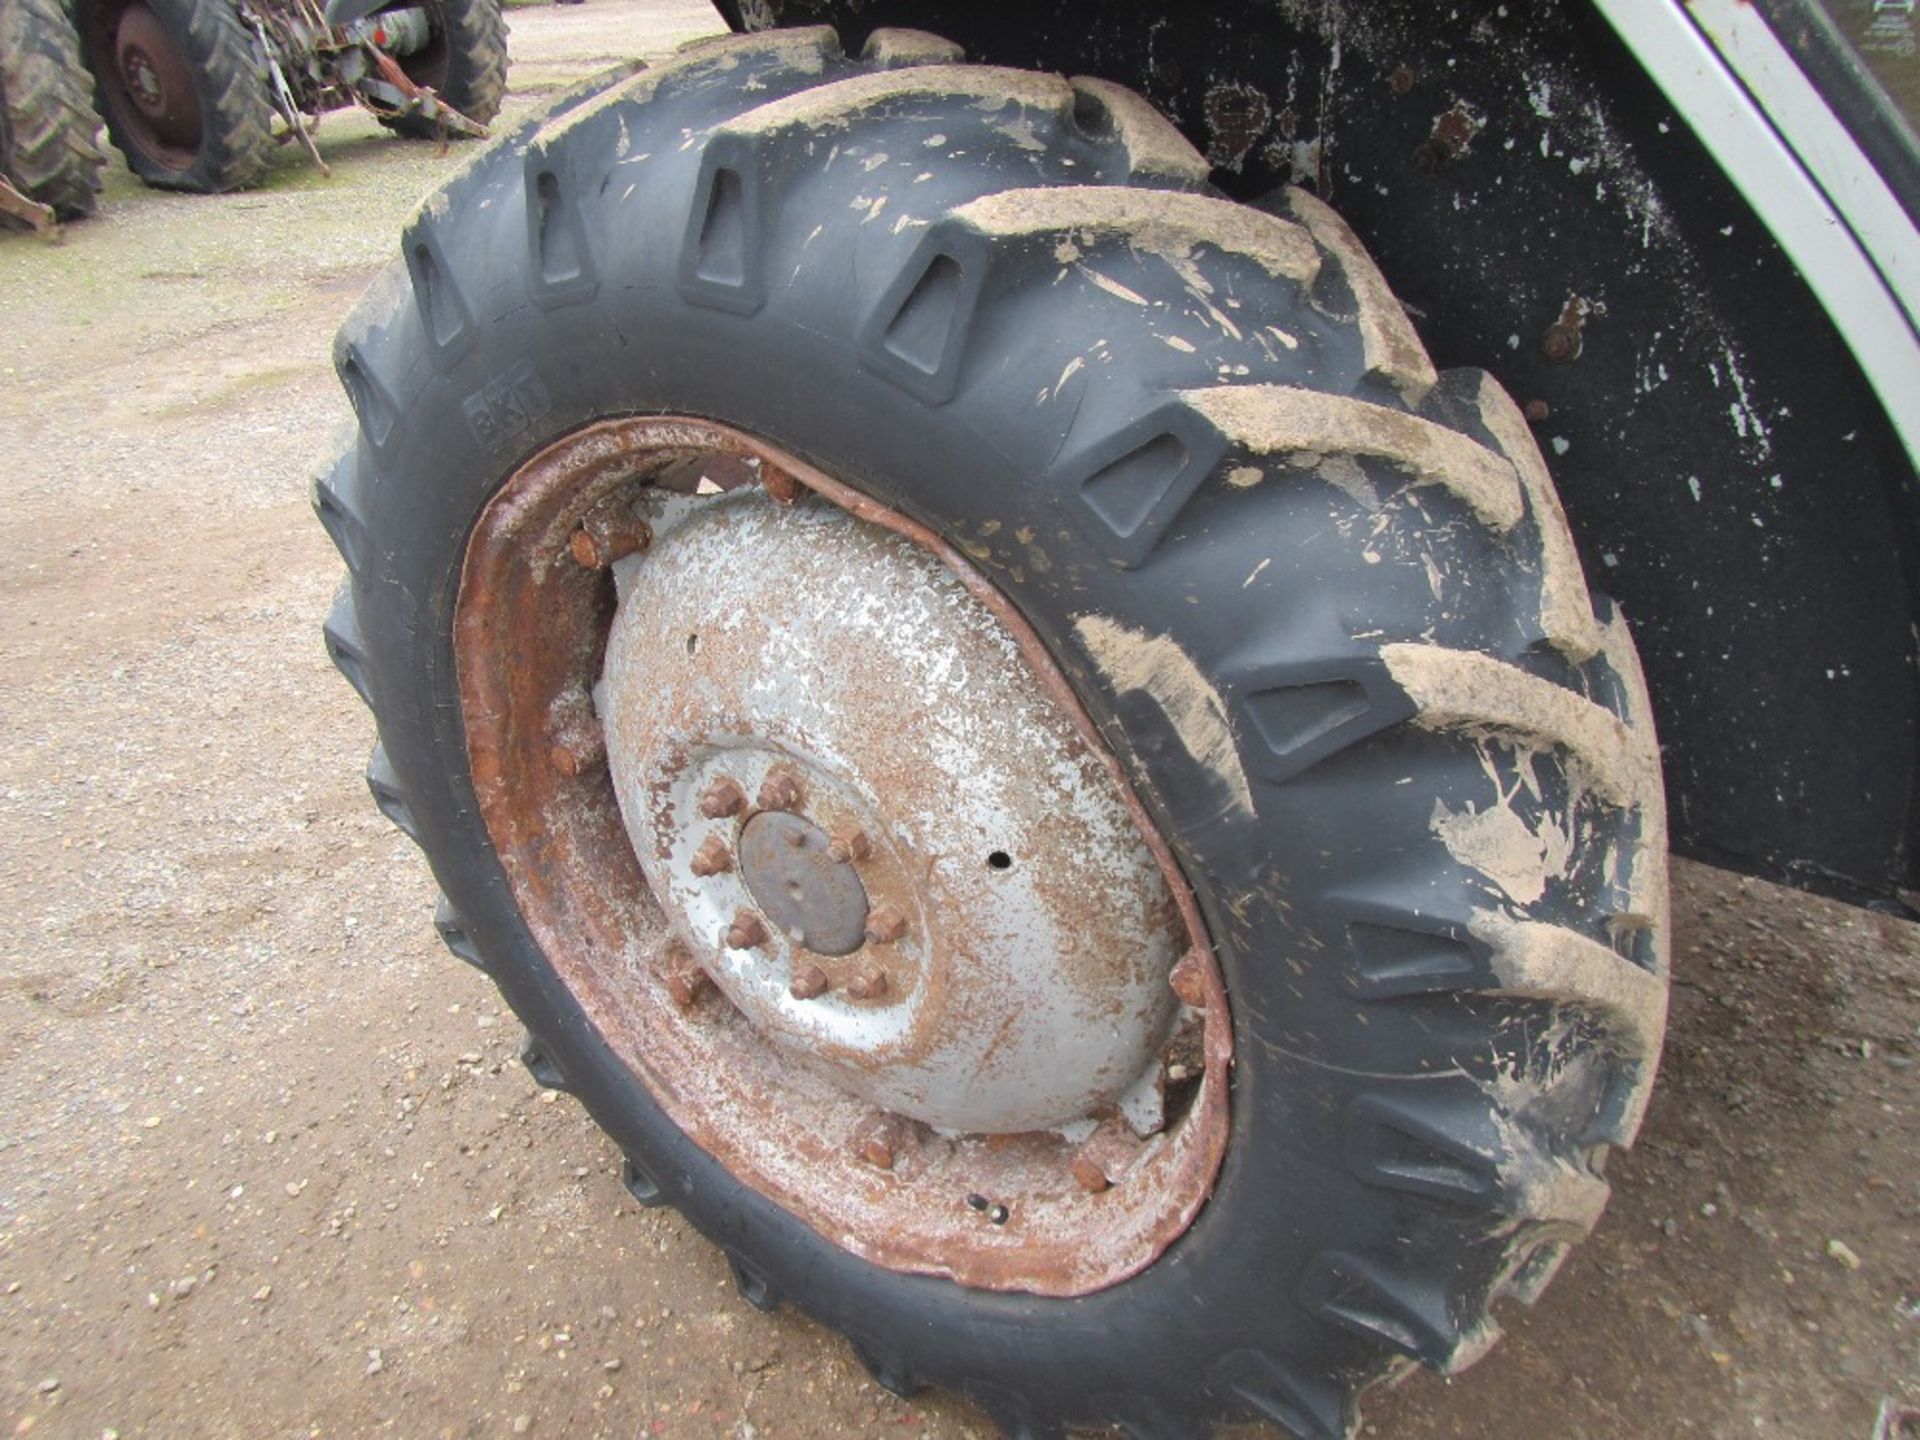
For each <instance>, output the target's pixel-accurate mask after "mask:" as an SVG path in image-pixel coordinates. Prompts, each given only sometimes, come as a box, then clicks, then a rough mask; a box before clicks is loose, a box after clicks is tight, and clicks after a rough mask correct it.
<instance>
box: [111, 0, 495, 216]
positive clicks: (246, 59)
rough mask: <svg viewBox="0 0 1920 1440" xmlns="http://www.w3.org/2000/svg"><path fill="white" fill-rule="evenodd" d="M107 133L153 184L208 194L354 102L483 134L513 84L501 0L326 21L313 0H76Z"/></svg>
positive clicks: (413, 124)
mask: <svg viewBox="0 0 1920 1440" xmlns="http://www.w3.org/2000/svg"><path fill="white" fill-rule="evenodd" d="M75 21H76V24H77V26H78V29H79V33H80V45H81V53H82V55H83V56H84V58H85V61H86V64H87V68H88V69H89V70H91V71H92V73H93V76H94V79H95V84H96V93H97V95H98V98H99V106H100V113H101V115H102V117H103V118H104V119H105V120H106V123H107V133H108V135H109V136H110V137H111V138H112V140H113V143H114V144H115V146H117V147H118V148H119V150H120V152H121V153H122V154H123V155H125V156H126V159H127V165H128V166H129V168H131V169H132V170H133V172H134V174H136V175H138V176H139V177H140V178H141V179H142V180H144V181H145V182H146V183H147V184H149V185H154V186H158V187H160V188H163V189H174V190H196V191H203V192H208V193H214V192H219V191H226V190H238V189H243V188H244V187H246V186H248V185H252V184H254V183H255V182H257V181H258V180H259V179H260V177H261V176H262V175H263V174H265V172H266V166H267V156H268V154H269V152H270V149H271V147H272V145H273V143H274V141H275V136H274V134H273V125H274V121H275V120H276V119H277V120H278V121H279V122H280V124H281V126H282V131H281V134H280V136H279V137H278V138H279V139H280V140H281V141H285V140H288V139H293V138H297V139H298V140H299V141H300V143H301V144H303V145H305V146H306V148H307V151H308V153H309V154H310V155H311V156H312V157H313V159H314V161H315V163H317V164H320V165H321V168H322V169H323V170H324V169H325V168H326V167H325V165H324V163H323V162H321V161H320V154H319V151H318V150H317V149H316V148H315V147H314V144H313V139H312V128H313V125H314V124H315V123H317V121H318V118H319V116H320V115H321V114H322V113H323V112H324V111H327V110H331V109H336V108H338V107H340V106H343V105H351V104H359V105H363V106H365V107H366V108H367V109H369V110H371V111H372V112H373V113H374V114H376V115H378V116H379V117H380V120H381V123H383V124H385V125H386V126H388V127H389V128H390V129H392V130H394V131H396V132H397V133H399V134H402V135H408V136H414V137H418V138H429V139H430V138H434V137H440V138H443V139H444V138H445V137H447V136H449V135H474V136H478V135H484V134H486V124H487V122H488V121H489V120H491V119H492V118H493V117H494V115H495V114H496V113H497V112H498V110H499V108H500V100H501V97H502V95H503V94H504V93H505V89H506V74H507V48H506V27H505V26H504V24H503V23H502V22H501V19H500V10H499V5H498V3H497V0H429V3H426V4H423V5H418V6H409V7H406V8H403V9H396V10H390V11H386V12H384V13H383V14H381V16H380V17H379V18H378V19H377V20H366V21H356V22H354V23H352V24H348V25H345V26H338V27H336V26H333V25H330V24H328V23H327V21H326V19H325V18H324V17H323V16H322V14H321V13H320V7H319V6H318V5H317V4H315V3H312V0H246V3H236V0H77V3H76V6H75Z"/></svg>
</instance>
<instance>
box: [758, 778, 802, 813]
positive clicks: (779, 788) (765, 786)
mask: <svg viewBox="0 0 1920 1440" xmlns="http://www.w3.org/2000/svg"><path fill="white" fill-rule="evenodd" d="M799 803H800V782H799V781H798V780H796V779H794V778H793V774H792V772H791V771H787V770H770V771H768V772H767V778H766V779H765V780H763V781H761V782H760V808H761V809H762V810H791V809H793V808H794V806H796V805H798V804H799Z"/></svg>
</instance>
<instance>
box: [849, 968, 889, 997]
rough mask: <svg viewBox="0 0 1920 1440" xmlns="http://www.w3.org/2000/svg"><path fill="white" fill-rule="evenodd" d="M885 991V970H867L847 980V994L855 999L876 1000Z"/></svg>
mask: <svg viewBox="0 0 1920 1440" xmlns="http://www.w3.org/2000/svg"><path fill="white" fill-rule="evenodd" d="M886 993H887V972H886V971H884V970H869V971H867V972H866V973H865V974H864V975H856V976H854V977H853V979H851V980H849V981H848V982H847V994H848V995H849V996H851V997H852V998H853V999H855V1000H878V999H879V998H880V997H881V996H882V995H884V994H886Z"/></svg>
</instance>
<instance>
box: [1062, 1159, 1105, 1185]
mask: <svg viewBox="0 0 1920 1440" xmlns="http://www.w3.org/2000/svg"><path fill="white" fill-rule="evenodd" d="M1067 1168H1068V1169H1070V1170H1071V1171H1072V1172H1073V1181H1074V1183H1075V1184H1076V1185H1078V1186H1079V1187H1080V1188H1081V1189H1082V1190H1085V1191H1086V1192H1087V1193H1088V1194H1089V1195H1098V1194H1099V1193H1100V1192H1101V1191H1103V1190H1105V1189H1107V1188H1108V1187H1109V1186H1111V1185H1112V1184H1113V1181H1111V1180H1109V1179H1108V1178H1107V1172H1106V1171H1105V1170H1102V1169H1101V1168H1100V1166H1099V1165H1098V1164H1096V1163H1095V1162H1094V1161H1093V1160H1092V1159H1090V1158H1088V1157H1087V1156H1085V1155H1076V1156H1074V1157H1073V1164H1072V1165H1070V1166H1069V1167H1067Z"/></svg>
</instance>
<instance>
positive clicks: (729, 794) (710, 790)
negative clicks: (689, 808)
mask: <svg viewBox="0 0 1920 1440" xmlns="http://www.w3.org/2000/svg"><path fill="white" fill-rule="evenodd" d="M746 804H747V792H746V791H744V790H742V789H741V788H740V782H739V781H737V780H735V779H733V778H731V777H730V776H726V775H722V776H721V777H720V778H719V779H718V780H716V781H714V782H713V783H712V784H711V785H709V786H707V788H706V789H705V790H702V791H701V792H700V813H701V814H702V815H704V816H706V817H707V819H709V820H725V819H726V818H727V817H728V816H730V815H738V814H739V813H740V812H741V811H742V810H743V809H745V808H746Z"/></svg>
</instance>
